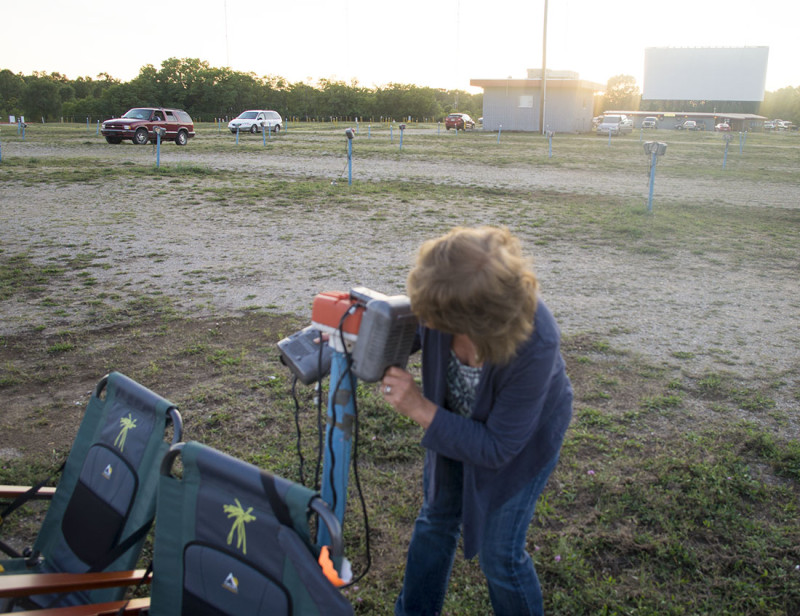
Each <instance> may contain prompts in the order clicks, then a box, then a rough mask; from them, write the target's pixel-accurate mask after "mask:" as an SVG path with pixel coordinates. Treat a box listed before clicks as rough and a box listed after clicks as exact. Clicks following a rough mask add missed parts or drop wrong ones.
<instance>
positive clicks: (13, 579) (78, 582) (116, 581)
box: [0, 569, 150, 614]
mask: <svg viewBox="0 0 800 616" xmlns="http://www.w3.org/2000/svg"><path fill="white" fill-rule="evenodd" d="M144 572H145V569H135V570H133V571H100V572H98V573H16V574H10V575H0V597H27V596H28V595H44V594H48V593H62V592H74V591H76V590H92V589H95V588H113V587H116V586H133V585H135V584H138V583H139V582H140V581H141V579H142V577H143V576H144ZM147 581H148V582H149V581H150V577H149V576H148V578H147ZM38 613H40V612H37V614H38Z"/></svg>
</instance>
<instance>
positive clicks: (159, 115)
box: [100, 107, 194, 145]
mask: <svg viewBox="0 0 800 616" xmlns="http://www.w3.org/2000/svg"><path fill="white" fill-rule="evenodd" d="M157 129H158V130H160V131H162V132H161V140H162V141H174V142H175V143H177V144H178V145H186V143H187V142H188V141H189V138H190V137H194V123H193V122H192V118H190V117H189V114H188V113H186V112H185V111H182V110H180V109H164V108H163V107H135V108H134V109H130V110H128V111H126V112H125V114H123V116H122V117H120V118H114V119H112V120H106V121H105V122H103V126H102V127H101V129H100V132H101V133H102V134H103V137H105V138H106V141H108V142H109V143H120V142H122V140H123V139H130V140H131V141H133V142H134V143H135V144H136V145H144V144H146V143H147V142H148V141H155V140H156V130H157Z"/></svg>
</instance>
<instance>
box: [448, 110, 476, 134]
mask: <svg viewBox="0 0 800 616" xmlns="http://www.w3.org/2000/svg"><path fill="white" fill-rule="evenodd" d="M444 127H445V128H446V129H447V130H450V129H451V128H455V129H456V130H467V129H468V128H475V120H473V119H472V118H471V117H469V115H468V114H466V113H451V114H450V115H448V116H447V117H446V118H445V119H444Z"/></svg>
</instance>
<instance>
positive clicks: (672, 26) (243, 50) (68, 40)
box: [0, 0, 800, 91]
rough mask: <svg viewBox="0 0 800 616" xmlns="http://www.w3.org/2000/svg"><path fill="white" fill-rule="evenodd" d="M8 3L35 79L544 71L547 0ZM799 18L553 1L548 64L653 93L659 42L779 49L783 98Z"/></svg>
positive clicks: (738, 3) (464, 76) (12, 44)
mask: <svg viewBox="0 0 800 616" xmlns="http://www.w3.org/2000/svg"><path fill="white" fill-rule="evenodd" d="M3 5H4V6H5V7H6V11H5V14H4V27H3V35H2V37H0V69H3V68H8V69H10V70H12V71H13V72H15V73H23V74H30V73H31V72H33V71H44V72H47V73H50V72H59V73H62V74H64V75H66V76H67V77H69V78H71V79H74V78H76V77H79V76H89V77H92V78H95V77H96V76H97V75H98V74H99V73H101V72H107V73H109V74H110V75H112V76H113V77H115V78H117V79H120V80H122V81H128V80H130V79H133V78H134V77H136V75H138V73H139V69H140V68H141V67H142V66H144V65H146V64H152V65H154V66H155V67H156V68H159V67H160V65H161V62H162V61H164V60H166V59H167V58H170V57H177V58H200V59H201V60H205V61H207V62H208V63H209V64H210V65H211V66H215V67H223V66H230V67H231V68H232V69H234V70H237V71H243V72H253V73H255V74H257V75H259V76H262V75H279V76H281V77H285V78H286V79H288V80H289V81H291V82H295V81H305V80H307V79H309V78H310V80H311V82H312V83H314V82H316V81H317V80H318V79H320V78H325V79H335V80H342V81H346V82H350V81H351V80H352V79H357V80H358V82H359V83H360V84H361V85H362V86H366V87H372V86H377V85H384V84H388V83H413V84H417V85H422V86H432V87H441V88H461V89H469V80H470V79H487V78H505V77H509V76H510V77H513V78H515V79H522V78H524V77H525V76H526V69H528V68H540V67H541V65H542V30H543V18H544V0H532V1H528V2H520V1H517V0H494V1H491V2H479V1H478V0H404V1H403V2H382V1H380V0H377V1H375V0H373V1H367V0H305V1H303V2H297V3H295V2H291V1H290V2H281V3H278V2H257V1H255V0H192V1H185V0H161V1H157V2H141V1H140V2H120V1H113V2H108V1H107V0H106V1H101V0H40V1H38V2H36V3H34V4H33V5H31V6H25V5H14V6H15V7H16V8H14V9H10V10H9V8H10V5H9V4H8V3H3ZM23 9H24V10H23ZM15 13H19V15H20V19H19V22H18V23H15V21H14V14H15ZM798 23H800V3H798V2H785V1H784V0H762V1H761V2H758V3H752V2H745V1H744V0H729V1H728V2H710V1H708V0H671V1H670V2H658V3H653V2H641V0H615V1H614V2H608V3H602V2H596V1H595V0H549V5H548V35H547V66H548V67H549V68H552V69H560V70H572V71H577V72H578V73H579V76H580V78H581V79H586V80H589V81H595V82H599V83H602V84H605V83H606V82H607V81H608V79H609V77H612V76H614V75H619V74H627V75H633V76H634V77H635V78H636V80H637V82H638V84H639V87H640V88H641V87H642V85H643V84H642V79H643V69H644V49H645V47H745V46H768V47H769V62H768V69H767V82H766V89H767V90H768V91H769V90H777V89H779V88H783V87H786V86H800V35H799V34H798V30H797V24H798ZM473 91H480V90H473Z"/></svg>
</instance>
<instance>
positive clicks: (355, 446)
mask: <svg viewBox="0 0 800 616" xmlns="http://www.w3.org/2000/svg"><path fill="white" fill-rule="evenodd" d="M355 306H356V307H358V308H361V309H362V310H363V309H364V308H365V306H363V305H361V304H355ZM348 312H349V311H348ZM343 324H344V319H342V322H341V323H340V324H339V336H340V337H341V340H342V343H344V331H343V329H342V328H343ZM342 346H343V347H344V356H345V360H346V365H347V370H346V373H347V376H349V377H350V391H351V392H352V396H353V424H354V427H353V450H352V464H353V480H354V481H355V484H356V492H358V500H359V503H360V504H361V515H362V516H363V518H364V548H365V550H366V559H367V563H366V566H365V567H364V570H363V571H362V572H361V573H360V574H359V575H358V576H356V577H354V578H353V579H352V580H351V581H350V582H348V583H347V584H345V585H344V586H343V588H349V587H350V586H353V585H354V584H356V583H358V582H359V581H360V580H361V579H362V578H363V577H364V576H365V575H367V572H368V571H369V570H370V567H371V566H372V550H371V549H370V543H369V534H370V529H369V515H368V514H367V503H366V500H365V499H364V492H363V490H362V489H361V478H360V476H359V473H358V403H357V398H356V391H355V390H356V386H355V379H354V378H353V372H352V370H351V367H352V365H353V357H352V355H351V354H350V351H348V350H347V346H345V345H344V344H343V345H342ZM343 376H344V375H343Z"/></svg>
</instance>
